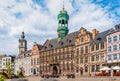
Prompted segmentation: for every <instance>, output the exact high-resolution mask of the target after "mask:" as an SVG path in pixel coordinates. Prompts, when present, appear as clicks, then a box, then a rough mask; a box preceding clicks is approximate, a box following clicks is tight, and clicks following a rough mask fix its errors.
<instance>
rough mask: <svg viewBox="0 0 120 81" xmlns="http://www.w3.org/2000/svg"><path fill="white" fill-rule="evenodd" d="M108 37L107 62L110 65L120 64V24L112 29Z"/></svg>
mask: <svg viewBox="0 0 120 81" xmlns="http://www.w3.org/2000/svg"><path fill="white" fill-rule="evenodd" d="M106 38H107V64H108V65H109V67H112V66H113V67H114V66H120V24H119V25H116V26H115V29H112V30H111V31H110V32H109V34H108V35H107V36H106Z"/></svg>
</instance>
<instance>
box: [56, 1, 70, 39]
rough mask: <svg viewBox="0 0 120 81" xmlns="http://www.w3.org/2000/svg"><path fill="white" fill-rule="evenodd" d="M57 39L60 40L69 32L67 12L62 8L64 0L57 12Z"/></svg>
mask: <svg viewBox="0 0 120 81" xmlns="http://www.w3.org/2000/svg"><path fill="white" fill-rule="evenodd" d="M57 17H58V29H57V32H58V41H61V40H62V39H63V38H64V37H65V36H66V35H67V34H68V32H69V29H68V20H69V15H68V14H67V11H65V8H64V1H63V8H62V10H61V11H60V13H59V14H58V16H57Z"/></svg>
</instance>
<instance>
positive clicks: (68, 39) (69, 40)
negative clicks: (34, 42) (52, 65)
mask: <svg viewBox="0 0 120 81" xmlns="http://www.w3.org/2000/svg"><path fill="white" fill-rule="evenodd" d="M78 34H79V31H76V32H72V33H70V34H67V35H66V36H65V38H64V39H63V40H62V41H60V42H59V41H58V39H57V38H54V39H51V40H46V42H45V43H44V45H43V47H42V49H41V51H46V50H51V49H54V48H61V47H64V46H69V45H75V39H76V37H77V36H78Z"/></svg>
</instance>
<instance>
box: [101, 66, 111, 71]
mask: <svg viewBox="0 0 120 81" xmlns="http://www.w3.org/2000/svg"><path fill="white" fill-rule="evenodd" d="M100 70H101V71H106V70H111V69H110V68H108V67H103V68H101V69H100Z"/></svg>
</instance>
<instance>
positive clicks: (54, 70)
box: [53, 66, 58, 74]
mask: <svg viewBox="0 0 120 81" xmlns="http://www.w3.org/2000/svg"><path fill="white" fill-rule="evenodd" d="M53 74H58V69H57V67H56V66H53Z"/></svg>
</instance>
